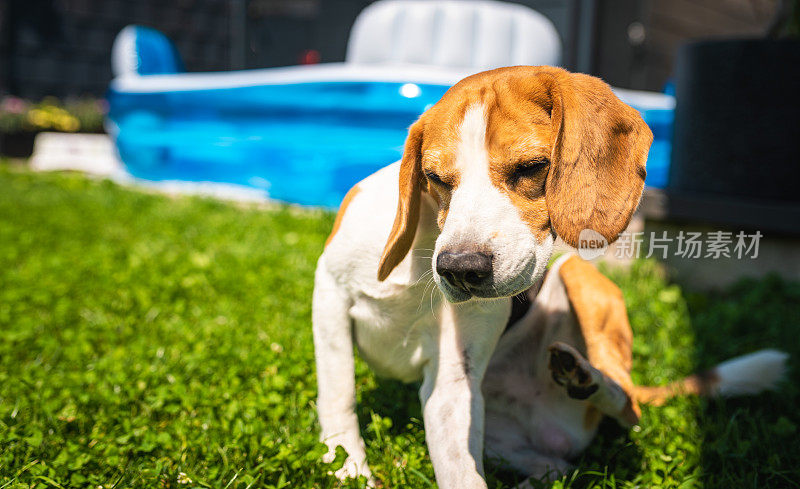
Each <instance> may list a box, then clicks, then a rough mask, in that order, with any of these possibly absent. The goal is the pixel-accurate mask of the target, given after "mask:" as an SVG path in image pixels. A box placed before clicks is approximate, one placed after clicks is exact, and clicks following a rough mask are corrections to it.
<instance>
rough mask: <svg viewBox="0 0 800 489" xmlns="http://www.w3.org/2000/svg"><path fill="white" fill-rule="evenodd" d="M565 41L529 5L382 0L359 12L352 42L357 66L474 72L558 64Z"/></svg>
mask: <svg viewBox="0 0 800 489" xmlns="http://www.w3.org/2000/svg"><path fill="white" fill-rule="evenodd" d="M560 60H561V40H560V38H559V36H558V32H557V31H556V29H555V27H554V26H553V24H552V23H551V22H550V20H548V19H547V18H546V17H545V16H544V15H542V14H540V13H539V12H536V11H535V10H532V9H530V8H528V7H525V6H522V5H517V4H511V3H505V2H496V1H481V0H381V1H378V2H375V3H373V4H371V5H370V6H368V7H367V8H365V9H364V11H362V12H361V14H359V16H358V18H357V19H356V21H355V23H354V24H353V29H352V31H351V32H350V40H349V43H348V46H347V61H348V62H350V63H356V64H371V65H372V64H384V65H408V64H412V65H433V66H438V67H444V68H453V69H462V70H463V69H473V70H475V71H480V70H485V69H490V68H497V67H500V66H512V65H558V64H559V62H560Z"/></svg>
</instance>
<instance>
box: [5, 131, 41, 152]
mask: <svg viewBox="0 0 800 489" xmlns="http://www.w3.org/2000/svg"><path fill="white" fill-rule="evenodd" d="M35 138H36V133H35V132H28V131H20V132H0V155H2V156H7V157H9V158H29V157H30V156H31V154H33V140H34V139H35Z"/></svg>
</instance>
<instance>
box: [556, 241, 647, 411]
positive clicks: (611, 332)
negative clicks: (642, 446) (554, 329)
mask: <svg viewBox="0 0 800 489" xmlns="http://www.w3.org/2000/svg"><path fill="white" fill-rule="evenodd" d="M558 271H559V277H560V278H561V281H562V282H563V284H564V288H565V290H566V293H567V297H568V298H569V302H570V304H571V306H572V310H573V312H574V314H575V317H576V318H577V322H578V327H579V329H580V334H581V336H582V338H583V340H584V343H585V346H586V350H585V351H586V358H584V357H583V356H582V355H581V354H580V353H579V352H578V350H577V349H575V348H572V347H570V346H569V345H565V344H563V343H562V344H553V345H551V346H550V348H549V349H550V363H549V367H550V369H551V371H553V372H554V376H556V377H559V376H560V377H561V378H564V379H565V382H567V381H568V383H567V385H568V386H569V387H568V389H570V388H571V389H572V392H571V393H570V392H569V391H568V393H569V394H570V396H571V397H575V398H578V399H580V398H586V399H589V400H590V401H591V402H592V403H593V404H594V405H595V407H596V408H597V409H599V410H600V412H602V413H603V414H606V415H608V416H611V417H613V418H615V419H617V420H618V421H619V422H620V423H622V424H623V425H633V424H636V423H637V422H638V421H639V417H640V415H641V411H640V410H639V406H638V404H637V403H636V402H635V400H634V399H635V395H634V392H635V387H634V385H633V380H632V379H631V375H630V371H631V364H632V354H631V345H632V343H633V332H632V331H631V327H630V324H629V323H628V312H627V309H626V307H625V301H624V299H623V297H622V291H620V289H619V288H618V287H617V286H616V285H614V283H613V282H611V281H610V280H609V279H607V278H606V277H604V276H603V275H602V274H601V273H600V272H599V271H597V269H596V268H595V267H594V266H593V265H591V264H590V263H588V262H585V261H583V260H581V259H580V258H578V257H577V256H572V257H570V258H568V259H566V260H565V261H564V262H563V263H561V266H560V267H559V270H558ZM574 346H578V345H574ZM570 357H573V358H574V361H572V363H570ZM587 358H588V361H587ZM553 362H556V364H555V365H554V363H553ZM559 362H560V363H561V365H560V367H559V365H558V364H559ZM573 364H574V366H575V369H574V370H572V369H569V368H566V367H570V366H572V365H573ZM554 367H556V370H564V372H559V373H558V374H557V373H556V371H555V370H554ZM561 367H563V368H561Z"/></svg>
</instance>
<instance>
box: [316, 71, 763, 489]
mask: <svg viewBox="0 0 800 489" xmlns="http://www.w3.org/2000/svg"><path fill="white" fill-rule="evenodd" d="M651 141H652V133H651V132H650V129H649V128H648V127H647V125H646V124H645V123H644V121H643V120H642V118H641V116H640V115H639V113H638V112H637V111H636V110H634V109H633V108H631V107H629V106H627V105H625V104H624V103H623V102H621V101H620V100H619V99H618V98H617V97H616V96H615V95H614V94H613V93H612V91H611V89H610V88H609V87H608V85H606V84H605V83H603V82H602V81H601V80H599V79H597V78H594V77H591V76H587V75H583V74H577V73H569V72H567V71H565V70H563V69H560V68H554V67H529V66H517V67H509V68H500V69H496V70H491V71H487V72H483V73H479V74H476V75H472V76H470V77H467V78H465V79H463V80H462V81H460V82H459V83H457V84H456V85H454V86H453V87H452V88H451V89H450V90H449V91H448V92H447V93H446V94H445V95H444V96H443V97H442V99H441V100H440V101H439V102H438V103H436V104H435V105H434V106H433V107H431V108H430V109H429V110H427V111H426V112H425V113H424V114H423V115H422V116H421V117H420V118H419V120H417V121H416V122H415V123H414V124H413V125H412V126H411V127H410V129H409V134H408V138H407V140H406V143H405V148H404V152H403V157H402V160H401V161H400V162H397V163H395V164H392V165H390V166H388V167H386V168H384V169H382V170H380V171H378V172H376V173H375V174H373V175H371V176H369V177H367V178H366V179H365V180H363V181H362V182H360V183H359V184H357V185H356V186H355V187H353V188H352V189H351V190H350V191H349V192H348V194H347V195H346V196H345V199H344V201H343V202H342V205H341V207H340V210H339V214H338V215H337V217H336V220H335V223H334V226H333V231H332V233H331V235H330V237H329V238H328V241H327V243H326V247H325V250H324V252H323V254H322V256H321V257H320V259H319V262H318V265H317V270H316V276H315V287H314V297H313V332H314V347H315V353H316V365H317V380H318V388H319V397H318V405H317V407H318V414H319V420H320V425H321V428H322V433H321V438H322V440H323V441H324V442H325V443H326V444H327V446H328V447H329V452H328V453H327V454H326V455H325V460H326V461H330V460H332V459H333V457H334V450H335V448H336V447H337V446H339V445H341V446H342V447H343V448H344V449H345V450H346V451H347V453H348V458H347V459H346V461H345V463H344V466H343V467H342V468H341V469H340V470H339V472H337V474H336V475H337V476H338V477H340V478H342V479H344V478H347V477H356V476H358V475H364V476H366V477H367V478H368V479H369V480H370V481H372V477H371V472H370V469H369V467H368V465H367V461H366V453H365V446H364V442H363V440H362V438H361V436H360V434H359V426H358V419H357V417H356V413H355V402H356V395H355V380H354V358H353V344H354V343H355V345H357V347H358V349H359V352H360V354H361V356H362V358H363V359H364V360H365V361H366V362H367V363H368V364H369V365H370V366H371V367H372V368H373V369H374V370H375V371H376V372H377V373H378V374H380V375H384V376H388V377H393V378H396V379H399V380H402V381H406V382H412V381H417V380H421V381H422V383H421V387H420V390H419V396H420V400H421V403H422V411H423V418H424V423H425V436H426V441H427V445H428V449H429V453H430V457H431V461H432V463H433V468H434V472H435V475H436V480H437V482H438V485H439V487H441V488H443V489H470V488H486V487H487V486H486V482H485V480H484V478H483V474H484V470H483V457H484V440H485V443H486V448H487V455H489V456H490V457H492V458H496V459H498V460H500V461H501V462H503V463H506V464H508V465H509V466H510V467H513V468H515V469H517V470H519V471H521V472H523V473H524V474H525V475H533V476H536V477H542V476H546V475H547V474H549V473H558V472H559V471H562V470H563V469H564V468H565V467H566V464H567V463H566V460H567V459H568V458H569V457H571V456H573V455H575V454H576V453H578V452H579V451H581V450H582V449H583V448H585V447H586V445H587V444H588V443H589V441H590V440H591V438H592V437H593V436H594V434H595V432H596V429H597V425H598V423H599V421H600V418H601V417H602V416H603V415H607V416H611V417H613V418H616V419H618V420H620V421H621V422H622V423H625V424H632V423H635V422H636V421H637V420H638V417H639V408H638V405H637V402H636V401H637V400H657V399H660V398H664V397H666V396H668V395H670V394H671V393H675V392H683V391H686V390H692V389H694V391H695V392H699V391H705V390H709V389H715V388H716V389H719V384H720V378H719V377H720V376H719V375H717V377H714V376H706V377H702V378H701V377H696V378H691V379H688V380H685V381H683V382H681V383H679V384H676V385H674V386H672V387H665V388H662V390H661V391H659V390H658V389H655V390H652V389H651V390H650V391H648V390H646V389H645V390H641V389H640V390H637V388H636V387H634V386H633V383H632V381H631V379H630V368H631V336H632V335H631V331H630V327H629V325H628V322H627V316H626V310H625V306H624V303H623V302H622V296H621V293H620V292H619V290H618V289H616V287H614V285H613V284H611V282H609V281H608V280H607V279H605V278H604V277H603V276H602V275H600V274H599V273H598V272H597V271H596V270H595V269H594V267H592V266H591V265H589V264H587V263H585V262H583V261H581V260H580V259H579V258H577V257H566V258H564V259H560V260H559V261H557V262H556V264H555V265H554V266H553V267H552V268H551V270H550V271H549V272H548V273H547V275H546V276H545V270H546V266H547V264H548V261H549V260H550V257H551V253H552V250H553V241H554V239H555V237H556V236H560V237H561V238H562V239H563V240H564V241H565V242H566V243H567V244H570V245H572V246H576V247H577V246H578V244H579V235H580V233H581V231H583V230H585V229H591V230H593V231H595V232H597V233H599V234H601V235H602V236H603V237H605V238H606V239H607V240H608V241H609V242H611V241H614V239H615V238H616V237H617V235H618V234H619V233H620V232H622V231H623V230H624V229H625V227H626V226H627V224H628V222H629V220H630V218H631V215H632V214H633V212H634V210H635V209H636V206H637V205H638V202H639V199H640V196H641V193H642V188H643V186H644V178H645V161H646V159H647V152H648V149H649V147H650V143H651ZM526 291H527V292H526ZM521 293H522V294H523V296H528V297H529V298H530V301H529V302H530V303H531V304H532V307H531V308H530V309H529V310H528V311H527V312H525V311H522V312H524V314H522V313H521V312H520V311H517V312H518V314H515V317H514V318H512V323H513V324H511V326H510V328H509V329H508V331H507V332H506V333H505V334H503V332H504V330H505V329H506V325H507V324H508V323H509V318H510V315H511V312H512V302H515V303H516V302H517V300H512V298H513V297H514V296H519V295H520V294H521ZM501 335H502V338H501ZM751 363H752V362H751ZM757 363H758V362H757ZM761 363H763V362H761ZM761 363H759V365H761ZM767 363H769V362H767ZM770 365H772V364H769V365H768V366H770ZM772 366H774V365H772ZM487 369H488V370H487ZM734 370H736V371H737V372H738V371H740V370H742V369H741V368H738V370H737V369H734ZM722 380H725V379H724V378H723V379H722ZM647 395H650V397H651V398H652V399H649V398H648V397H647Z"/></svg>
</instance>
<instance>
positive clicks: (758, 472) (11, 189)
mask: <svg viewBox="0 0 800 489" xmlns="http://www.w3.org/2000/svg"><path fill="white" fill-rule="evenodd" d="M332 222H333V216H332V215H330V214H328V213H322V212H314V211H307V210H297V209H294V208H289V207H276V208H269V209H257V208H252V207H251V208H243V206H237V205H231V204H225V203H220V202H216V201H212V200H207V199H199V198H185V197H181V198H170V197H165V196H159V195H151V194H147V193H143V192H138V191H134V190H130V189H125V188H120V187H118V186H116V185H113V184H111V183H108V182H99V181H91V180H87V179H85V178H83V177H79V176H74V175H42V174H32V173H28V172H26V171H24V170H20V169H9V168H8V167H4V166H2V165H0V489H5V488H17V487H92V488H98V487H104V488H110V487H156V488H167V487H187V488H188V487H214V488H220V489H222V488H240V489H244V488H247V487H254V488H255V487H267V488H280V487H287V488H312V487H313V488H327V487H337V486H338V483H337V482H336V481H335V480H334V479H333V478H332V477H331V476H329V475H328V474H329V472H330V471H331V470H333V469H335V468H336V466H337V465H336V464H337V463H338V464H340V463H341V457H340V458H339V460H338V462H334V463H333V464H330V465H326V464H323V463H321V462H320V456H321V454H322V453H323V451H324V448H323V446H322V445H321V444H319V443H318V441H317V437H318V428H317V424H316V414H315V405H314V398H315V395H316V394H315V392H316V385H315V374H314V356H313V347H312V342H311V325H310V305H311V304H310V303H311V300H310V297H311V290H312V285H313V284H312V277H313V271H314V266H315V262H316V258H317V256H318V255H319V253H320V252H321V250H322V245H323V242H324V240H325V237H326V235H327V232H328V230H329V229H330V227H331V224H332ZM611 275H612V277H613V278H614V280H615V281H616V282H617V283H618V284H620V286H621V287H622V289H623V290H624V293H625V297H626V299H627V301H628V306H629V314H630V318H631V323H632V325H633V328H634V331H635V335H636V340H635V344H634V355H635V364H634V379H635V380H636V381H637V382H643V383H644V382H646V383H664V382H667V381H669V380H671V379H675V378H677V377H678V376H680V375H685V374H688V373H690V372H691V371H693V370H694V369H696V368H702V367H708V366H710V365H712V364H714V363H716V362H719V361H721V360H724V359H726V358H728V357H730V356H732V355H736V354H741V353H746V352H749V351H751V350H754V349H757V348H762V347H776V346H777V347H780V348H782V349H784V350H787V351H789V352H790V353H791V354H792V355H793V359H792V368H791V371H790V379H789V381H787V382H785V383H784V384H783V385H782V389H781V391H780V392H778V393H768V394H765V395H762V396H759V397H757V398H749V399H736V400H728V401H717V400H701V399H697V398H682V399H677V400H675V401H672V402H670V403H669V404H668V405H666V406H665V407H662V408H645V409H644V417H643V419H642V422H641V428H637V429H634V430H632V431H630V432H626V431H623V430H621V429H618V428H616V427H615V426H613V425H612V424H610V423H607V424H605V425H604V426H603V429H602V430H601V435H600V437H598V439H597V440H596V442H595V443H594V444H593V445H592V447H591V448H590V450H589V451H588V453H587V454H586V455H585V456H584V457H583V458H582V459H580V460H577V461H576V465H577V466H578V467H579V470H577V471H576V472H574V473H573V474H570V475H569V476H568V477H566V478H565V479H564V480H562V481H559V482H557V483H556V484H555V487H603V488H606V487H608V488H612V487H644V488H649V487H681V488H689V487H715V488H717V487H718V488H726V489H728V488H743V487H751V488H765V487H797V486H798V481H800V442H798V436H800V433H798V425H800V409H799V408H798V404H800V402H798V401H800V389H799V388H798V381H800V375H798V370H797V360H796V359H797V358H800V306H798V304H800V286H798V285H797V284H788V283H784V282H781V281H780V280H778V279H776V278H769V279H766V280H763V281H746V282H742V283H741V284H739V285H737V286H736V287H733V288H732V289H730V290H728V291H726V292H725V293H722V294H719V295H689V294H686V293H685V292H683V291H682V290H681V289H680V288H679V287H677V286H675V285H670V284H669V283H668V282H667V281H666V280H665V279H664V278H663V276H662V274H661V273H660V270H659V268H658V267H657V265H656V264H654V263H652V262H639V263H636V264H635V266H634V267H633V268H632V269H631V270H630V271H627V272H614V273H611ZM357 375H358V392H359V416H360V419H361V423H362V430H363V433H364V436H365V439H366V442H367V450H368V454H369V459H370V462H371V466H372V468H373V471H374V472H375V473H376V475H378V476H379V477H380V478H381V479H383V481H384V482H385V483H386V485H387V486H388V487H397V488H403V487H410V488H422V487H433V486H434V485H435V484H434V483H433V471H432V468H431V465H430V460H429V458H428V456H427V450H426V448H425V444H424V432H423V426H422V422H421V421H420V419H421V415H420V409H419V406H418V401H417V397H416V393H415V387H414V386H406V385H403V384H399V383H396V382H391V381H386V380H381V379H377V378H375V377H374V376H373V375H372V374H371V373H370V372H369V370H368V369H367V367H366V366H365V365H364V364H363V363H359V364H358V368H357ZM513 481H514V476H513V475H512V474H506V473H491V474H489V485H490V487H507V486H508V485H509V484H510V483H513ZM360 484H361V485H362V486H363V481H361V483H360ZM352 486H353V487H358V486H359V483H358V482H353V483H352Z"/></svg>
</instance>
